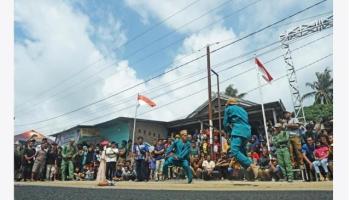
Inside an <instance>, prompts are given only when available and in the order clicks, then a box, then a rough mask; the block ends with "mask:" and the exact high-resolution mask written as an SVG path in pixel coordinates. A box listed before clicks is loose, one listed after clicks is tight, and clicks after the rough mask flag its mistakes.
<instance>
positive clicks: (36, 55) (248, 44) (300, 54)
mask: <svg viewBox="0 0 350 200" xmlns="http://www.w3.org/2000/svg"><path fill="white" fill-rule="evenodd" d="M316 2H318V1H316V0H311V1H295V0H286V1H278V0H271V1H269V0H260V1H257V0H249V1H242V0H231V1H228V0H221V1H215V0H198V1H195V0H192V1H191V0H187V1H186V0H181V1H176V2H175V1H160V0H124V1H112V0H106V1H103V2H102V1H97V0H94V1H78V0H75V1H53V0H52V1H41V0H35V1H30V2H29V1H25V0H16V1H15V103H16V113H15V114H16V123H15V124H26V123H28V122H33V121H40V120H42V119H47V118H50V117H54V116H57V115H60V114H62V113H66V112H69V111H71V110H74V109H76V108H79V107H81V106H83V105H86V104H88V103H90V102H93V101H96V100H99V99H101V98H104V97H108V96H109V95H111V94H114V93H116V92H118V91H121V90H123V89H125V88H127V87H130V86H132V85H134V84H136V83H140V82H142V81H144V80H146V79H147V78H150V77H152V76H153V75H156V74H158V73H161V72H164V71H165V70H168V69H171V68H173V67H175V66H178V65H180V64H183V63H185V62H186V61H189V60H191V59H194V58H196V57H197V56H199V55H202V54H204V53H205V51H204V49H203V48H204V47H205V46H206V45H207V44H208V43H215V42H220V41H221V43H219V44H217V45H213V46H211V49H215V48H218V47H220V46H222V45H225V44H227V43H228V42H232V41H234V40H235V39H238V38H240V37H243V36H245V35H246V34H248V33H251V32H253V31H255V30H257V29H259V28H262V27H264V26H266V25H269V24H271V23H273V22H275V21H277V20H279V19H281V18H283V17H286V16H288V15H290V14H293V13H294V12H296V11H298V10H301V9H303V8H305V7H307V6H309V5H312V4H313V3H316ZM190 4H191V6H190V7H189V8H187V9H185V10H184V11H182V12H180V13H178V14H176V15H174V16H173V17H171V18H170V19H167V18H168V17H169V16H171V15H172V14H173V13H176V12H177V11H179V10H181V9H182V8H184V7H186V6H187V5H190ZM221 4H222V6H220V7H219V8H217V9H213V8H215V7H217V6H219V5H221ZM250 4H252V5H251V6H248V7H247V8H246V9H243V10H242V11H240V12H237V13H235V12H236V11H237V10H239V9H241V8H243V7H245V6H247V5H250ZM332 4H333V2H332V1H327V2H326V3H323V4H321V5H319V6H317V7H315V8H313V9H310V10H309V11H307V12H304V13H302V14H300V15H297V16H296V17H293V18H291V19H289V20H288V21H285V22H282V23H281V24H279V25H278V26H277V27H275V28H271V29H268V30H266V31H264V32H261V33H259V34H256V35H254V36H253V37H249V38H247V39H245V40H243V41H241V42H238V43H236V44H234V45H231V46H229V47H228V48H224V49H223V50H220V51H218V52H216V53H213V54H212V57H211V59H212V65H213V67H214V68H215V67H216V66H215V65H216V64H218V63H221V62H222V61H225V60H227V59H228V58H232V57H235V56H239V55H241V54H243V53H245V52H249V51H252V50H253V49H256V48H259V47H262V46H264V45H267V44H269V43H271V42H274V41H278V39H279V35H280V34H281V33H282V32H283V31H285V30H288V29H291V28H293V27H295V26H297V25H300V24H302V23H310V22H312V21H313V20H315V19H318V18H320V17H325V16H328V15H329V14H328V15H323V16H320V17H317V18H310V19H307V20H304V21H299V20H302V19H305V18H309V17H310V16H315V15H319V14H322V13H326V12H329V11H332V10H333V8H332ZM210 10H212V11H211V12H209V13H208V14H205V13H206V12H208V11H210ZM232 13H235V14H233V15H232ZM228 15H232V16H230V17H225V16H228ZM199 16H202V17H200V18H199ZM196 18H198V20H195V19H196ZM191 20H193V22H191V23H190V21H191ZM161 21H163V23H162V24H160V25H158V26H155V25H156V24H158V23H159V22H161ZM295 21H297V22H295ZM293 22H295V23H293ZM186 24H187V25H186ZM281 25H283V26H281ZM205 26H208V27H207V28H203V27H205ZM179 27H182V28H179ZM150 28H152V29H151V30H150V31H148V32H147V33H146V34H143V35H141V36H140V37H138V38H137V39H135V40H133V38H134V37H135V36H137V35H139V34H140V33H143V32H144V31H146V30H148V29H150ZM332 31H333V30H332V29H329V30H325V31H322V32H320V33H318V34H315V35H313V36H311V37H308V38H306V39H303V40H301V41H298V42H296V43H295V44H292V45H291V48H292V49H294V48H297V47H298V46H301V45H303V44H305V43H307V42H310V41H313V40H316V39H317V38H319V37H322V36H325V35H327V34H331V33H332ZM167 34H170V35H169V36H168V37H164V35H167ZM161 37H164V38H163V39H158V38H161ZM227 39H230V40H227ZM155 40H158V41H157V42H154V43H153V42H152V41H155ZM172 43H174V44H173V45H171V46H170V47H168V48H166V47H167V46H169V45H170V44H172ZM125 44H126V45H125ZM277 46H278V44H277V45H276V46H273V47H277ZM273 47H271V48H268V49H272V48H273ZM139 49H143V50H141V51H139V52H138V53H134V52H135V51H138V50H139ZM160 49H161V50H160ZM268 49H267V50H268ZM198 50H201V51H198ZM261 52H262V51H260V52H257V53H261ZM281 53H283V51H282V50H275V51H272V52H271V53H269V54H266V55H263V56H261V57H260V58H261V59H262V61H267V60H269V59H271V58H273V57H276V56H278V55H280V54H281ZM330 53H332V35H330V36H329V37H326V38H324V39H322V40H320V41H318V42H315V43H313V44H310V45H308V46H307V47H305V48H302V49H300V50H298V51H295V52H293V53H292V56H293V61H294V64H295V65H296V68H297V67H302V66H303V65H305V64H308V63H311V62H313V61H315V60H317V59H319V58H321V57H323V56H325V55H329V54H330ZM150 54H154V55H152V56H149V55H150ZM249 56H253V54H251V55H249ZM183 57H184V58H183ZM180 58H182V59H180ZM247 58H248V57H247V56H245V57H240V58H239V59H236V60H234V61H232V62H230V63H227V64H226V65H218V66H217V68H216V69H217V70H220V69H222V68H224V67H227V66H229V65H232V64H235V63H238V62H239V61H242V60H244V59H247ZM252 64H254V63H253V62H248V63H244V64H241V65H239V66H237V67H236V68H233V69H230V70H228V71H225V73H222V74H221V77H222V80H225V78H226V79H227V78H229V77H231V76H232V75H234V74H237V73H239V72H241V71H243V70H245V69H247V68H249V67H251V66H254V65H252ZM205 67H206V60H205V59H200V60H198V61H196V62H193V63H191V64H189V65H186V66H185V67H183V68H180V69H176V70H174V71H173V72H171V73H169V74H167V75H165V76H162V77H161V78H158V79H155V80H153V81H151V82H149V83H146V84H141V85H140V86H139V87H137V88H135V89H133V90H130V91H127V92H124V93H122V94H120V95H116V96H115V97H113V98H110V99H108V100H106V101H103V102H101V103H99V104H96V105H94V106H91V107H88V108H86V109H82V110H80V111H79V112H74V113H72V114H70V115H65V116H63V117H59V118H57V119H55V120H49V121H47V122H43V123H37V124H33V125H28V126H16V132H17V133H18V132H21V131H24V130H26V129H37V130H39V131H42V132H44V133H45V134H49V133H53V132H55V131H58V130H63V129H65V128H69V127H70V126H73V125H76V124H81V123H82V122H85V121H89V120H90V119H93V118H96V117H99V116H101V117H100V118H98V119H97V120H91V121H89V122H88V123H86V124H94V123H98V122H101V121H104V120H108V119H111V118H114V117H118V116H129V117H130V116H132V115H133V110H134V108H132V105H133V104H134V101H135V100H134V98H135V95H136V94H137V93H138V92H141V93H144V94H147V95H148V96H150V97H151V98H152V97H156V96H157V95H159V94H162V93H166V95H162V96H161V97H157V98H156V99H155V101H156V102H157V103H158V105H160V106H161V105H165V104H167V103H168V102H169V101H170V100H174V99H181V98H183V97H186V96H188V95H191V94H192V93H194V92H196V91H198V90H200V89H203V88H204V86H205V85H206V82H205V80H203V81H199V82H198V83H195V84H191V85H190V87H187V88H184V89H182V90H176V91H174V89H175V88H177V87H179V86H184V85H189V84H190V82H191V81H193V80H195V79H196V78H198V77H200V76H203V75H205ZM267 67H268V69H269V70H270V72H271V74H272V75H273V76H275V77H278V76H280V75H283V74H284V73H286V70H285V67H284V63H283V59H277V60H276V61H274V62H271V63H268V65H267ZM325 67H329V68H332V67H333V66H332V59H331V57H330V59H329V58H328V59H324V60H322V62H319V63H317V64H315V65H314V66H312V67H310V68H307V69H305V70H303V71H301V72H300V73H297V74H298V81H299V86H300V90H301V92H302V93H306V92H308V91H309V89H308V88H306V87H305V83H306V82H311V81H313V80H314V73H315V72H316V71H322V70H324V68H325ZM79 71H81V72H79ZM77 72H79V73H78V74H76V73H77ZM254 73H255V72H253V71H252V72H249V73H246V74H244V75H242V76H239V77H237V78H232V79H229V80H228V81H225V82H223V83H222V86H221V88H225V87H226V86H227V85H228V84H230V83H233V84H234V85H235V87H237V88H238V90H239V91H241V92H245V91H249V90H250V89H252V88H254V87H256V80H255V79H254V81H252V80H253V79H252V77H254V78H255V77H256V75H255V74H254ZM72 74H76V75H74V76H72ZM71 76H72V77H71ZM184 77H189V78H187V79H184ZM178 79H181V80H180V81H176V80H178ZM62 80H66V81H64V82H63V83H62ZM58 83H61V84H59V85H57V84H58ZM169 83H173V84H169ZM164 85H165V86H166V87H165V86H164ZM159 86H164V87H162V88H161V89H159V88H158V89H157V87H159ZM43 91H45V92H44V93H43ZM288 91H289V89H288V84H287V80H286V79H284V80H280V81H279V82H276V83H273V84H271V85H269V86H266V87H264V88H263V92H264V94H265V95H264V100H265V101H266V102H268V101H276V100H279V99H282V101H283V103H284V104H285V105H286V107H287V109H289V110H290V109H292V102H291V98H290V94H289V93H288ZM206 98H207V94H206V93H205V92H202V93H200V94H198V95H194V96H193V97H191V98H188V99H184V100H183V101H181V102H177V103H174V104H171V105H169V106H164V107H163V108H161V109H158V110H154V111H152V112H149V113H147V114H145V115H140V118H148V119H156V120H173V119H177V118H181V117H183V116H186V115H187V114H189V113H190V112H191V111H192V110H193V109H195V108H196V107H197V106H199V105H200V104H201V103H202V102H203V101H205V99H206ZM246 98H247V99H248V100H251V101H259V96H258V93H257V91H253V92H250V93H249V94H248V95H247V97H246ZM310 103H312V99H309V100H307V101H305V104H306V105H309V104H310ZM127 106H130V108H129V109H123V110H121V109H122V108H124V107H127ZM179 107H181V108H182V109H181V111H180V110H178V108H179ZM142 111H145V112H146V111H149V108H142V109H141V112H142ZM108 113H111V114H108ZM103 115H104V117H103Z"/></svg>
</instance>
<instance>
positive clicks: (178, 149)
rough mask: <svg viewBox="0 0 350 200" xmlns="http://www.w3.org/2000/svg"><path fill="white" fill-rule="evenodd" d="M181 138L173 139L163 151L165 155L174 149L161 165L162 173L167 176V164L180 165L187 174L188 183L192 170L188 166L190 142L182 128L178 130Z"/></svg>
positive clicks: (190, 179)
mask: <svg viewBox="0 0 350 200" xmlns="http://www.w3.org/2000/svg"><path fill="white" fill-rule="evenodd" d="M180 135H181V140H175V141H174V142H173V144H172V145H171V146H169V147H168V149H167V150H166V152H165V156H166V157H168V156H169V154H170V153H171V152H172V151H173V150H174V154H173V155H171V156H169V157H168V158H167V159H166V160H165V163H164V165H163V175H164V177H167V176H168V167H169V166H172V165H173V166H174V165H175V166H181V167H182V168H183V169H184V170H185V172H186V175H187V180H188V183H192V170H191V168H190V151H191V143H190V142H189V141H188V140H187V131H186V130H183V131H181V132H180Z"/></svg>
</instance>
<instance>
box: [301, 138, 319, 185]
mask: <svg viewBox="0 0 350 200" xmlns="http://www.w3.org/2000/svg"><path fill="white" fill-rule="evenodd" d="M314 151H315V143H314V139H313V137H312V136H311V135H309V136H308V137H307V138H306V144H303V146H302V148H301V152H302V153H303V158H304V161H305V162H304V163H305V165H306V173H307V177H308V179H307V181H311V180H313V178H312V176H313V175H314V173H313V164H312V163H313V162H314V161H315V156H314ZM315 178H316V177H315Z"/></svg>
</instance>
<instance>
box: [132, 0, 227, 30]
mask: <svg viewBox="0 0 350 200" xmlns="http://www.w3.org/2000/svg"><path fill="white" fill-rule="evenodd" d="M125 1H126V4H127V5H128V6H129V7H130V8H132V9H134V10H135V11H136V12H137V13H138V14H139V15H140V16H141V21H143V22H149V21H150V19H149V18H150V17H152V18H154V19H155V21H156V22H158V21H162V20H164V19H166V18H168V17H169V16H171V15H172V14H173V13H176V12H178V11H179V10H181V9H183V8H185V7H186V6H187V5H190V4H191V3H192V2H194V1H188V0H178V1H162V0H125ZM222 2H225V1H220V2H218V1H216V0H211V1H205V2H204V1H199V2H196V3H195V4H193V5H191V6H189V7H188V8H187V9H185V10H184V11H182V12H179V13H178V14H177V15H176V16H174V17H172V18H171V19H169V20H166V21H165V24H166V25H167V26H168V27H169V28H171V29H177V31H178V32H181V33H191V32H195V31H197V30H199V29H200V28H201V27H203V26H205V25H208V24H210V23H211V22H213V21H216V20H218V19H220V18H221V17H220V15H219V14H218V13H219V12H220V9H222V8H224V7H225V6H224V5H223V6H221V7H220V8H218V9H215V10H213V11H211V12H209V13H208V14H207V15H204V14H205V13H206V12H207V11H209V10H212V9H213V8H215V7H217V6H219V5H220V4H221V3H222ZM225 5H229V4H228V3H227V4H226V3H225ZM200 16H202V17H201V18H200V19H198V20H196V21H194V22H193V23H191V24H190V25H188V26H185V27H181V26H182V25H183V24H185V23H188V22H190V21H191V20H192V19H195V18H198V17H200ZM180 27H181V28H180Z"/></svg>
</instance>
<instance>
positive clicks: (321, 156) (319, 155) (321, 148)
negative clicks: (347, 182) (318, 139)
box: [312, 143, 329, 181]
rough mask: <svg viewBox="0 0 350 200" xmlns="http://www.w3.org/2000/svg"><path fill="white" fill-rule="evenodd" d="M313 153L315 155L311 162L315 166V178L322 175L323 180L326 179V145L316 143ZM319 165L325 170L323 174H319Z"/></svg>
mask: <svg viewBox="0 0 350 200" xmlns="http://www.w3.org/2000/svg"><path fill="white" fill-rule="evenodd" d="M314 155H315V161H314V162H313V163H312V164H313V166H314V168H315V171H316V174H317V178H319V177H320V176H321V175H322V177H323V180H324V181H326V180H328V167H327V162H328V155H329V148H328V146H327V145H321V144H320V143H316V149H315V151H314ZM319 166H322V168H323V170H324V172H325V173H324V174H321V172H320V168H319Z"/></svg>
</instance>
